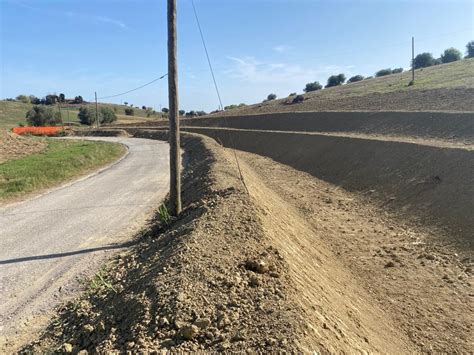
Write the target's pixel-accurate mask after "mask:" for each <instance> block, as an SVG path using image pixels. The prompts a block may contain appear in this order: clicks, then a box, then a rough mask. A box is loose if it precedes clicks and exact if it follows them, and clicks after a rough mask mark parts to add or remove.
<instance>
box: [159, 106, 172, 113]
mask: <svg viewBox="0 0 474 355" xmlns="http://www.w3.org/2000/svg"><path fill="white" fill-rule="evenodd" d="M161 112H163V113H168V112H170V110H169V109H168V108H167V107H163V108H162V109H161Z"/></svg>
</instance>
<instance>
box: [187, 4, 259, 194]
mask: <svg viewBox="0 0 474 355" xmlns="http://www.w3.org/2000/svg"><path fill="white" fill-rule="evenodd" d="M191 4H192V5H193V10H194V16H195V17H196V22H197V25H198V28H199V33H200V34H201V41H202V45H203V47H204V51H205V52H206V57H207V63H208V64H209V69H211V74H212V80H213V81H214V87H215V89H216V93H217V97H218V98H219V104H220V105H221V110H224V105H222V100H221V95H220V94H219V88H218V87H217V82H216V77H215V76H214V70H213V69H212V64H211V60H210V58H209V53H208V51H207V47H206V41H205V40H204V35H203V33H202V29H201V24H200V22H199V18H198V15H197V11H196V6H194V0H191ZM230 140H231V142H232V141H233V137H232V134H230ZM231 145H232V146H234V147H235V145H234V144H232V143H231ZM233 152H234V158H235V162H236V164H237V170H238V171H239V176H240V181H241V182H242V185H243V186H244V188H245V191H246V192H247V195H250V193H249V190H248V188H247V184H246V183H245V180H244V176H243V174H242V169H241V168H240V163H239V158H238V157H237V152H236V151H235V149H233Z"/></svg>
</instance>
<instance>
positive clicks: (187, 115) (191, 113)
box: [186, 111, 197, 117]
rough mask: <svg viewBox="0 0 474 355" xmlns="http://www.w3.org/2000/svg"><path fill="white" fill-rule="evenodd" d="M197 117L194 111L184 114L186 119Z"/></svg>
mask: <svg viewBox="0 0 474 355" xmlns="http://www.w3.org/2000/svg"><path fill="white" fill-rule="evenodd" d="M195 116H197V114H196V111H189V112H187V113H186V117H195Z"/></svg>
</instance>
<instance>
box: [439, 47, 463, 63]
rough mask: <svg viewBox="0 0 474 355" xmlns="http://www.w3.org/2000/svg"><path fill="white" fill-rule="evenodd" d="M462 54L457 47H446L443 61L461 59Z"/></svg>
mask: <svg viewBox="0 0 474 355" xmlns="http://www.w3.org/2000/svg"><path fill="white" fill-rule="evenodd" d="M461 58H462V54H461V52H460V51H458V50H457V49H456V48H453V47H451V48H448V49H446V50H445V51H444V52H443V54H441V61H442V62H443V63H451V62H455V61H457V60H461Z"/></svg>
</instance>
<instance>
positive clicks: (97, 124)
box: [94, 91, 99, 128]
mask: <svg viewBox="0 0 474 355" xmlns="http://www.w3.org/2000/svg"><path fill="white" fill-rule="evenodd" d="M94 94H95V122H96V123H95V124H96V126H97V128H99V104H98V103H97V91H96V92H94Z"/></svg>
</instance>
